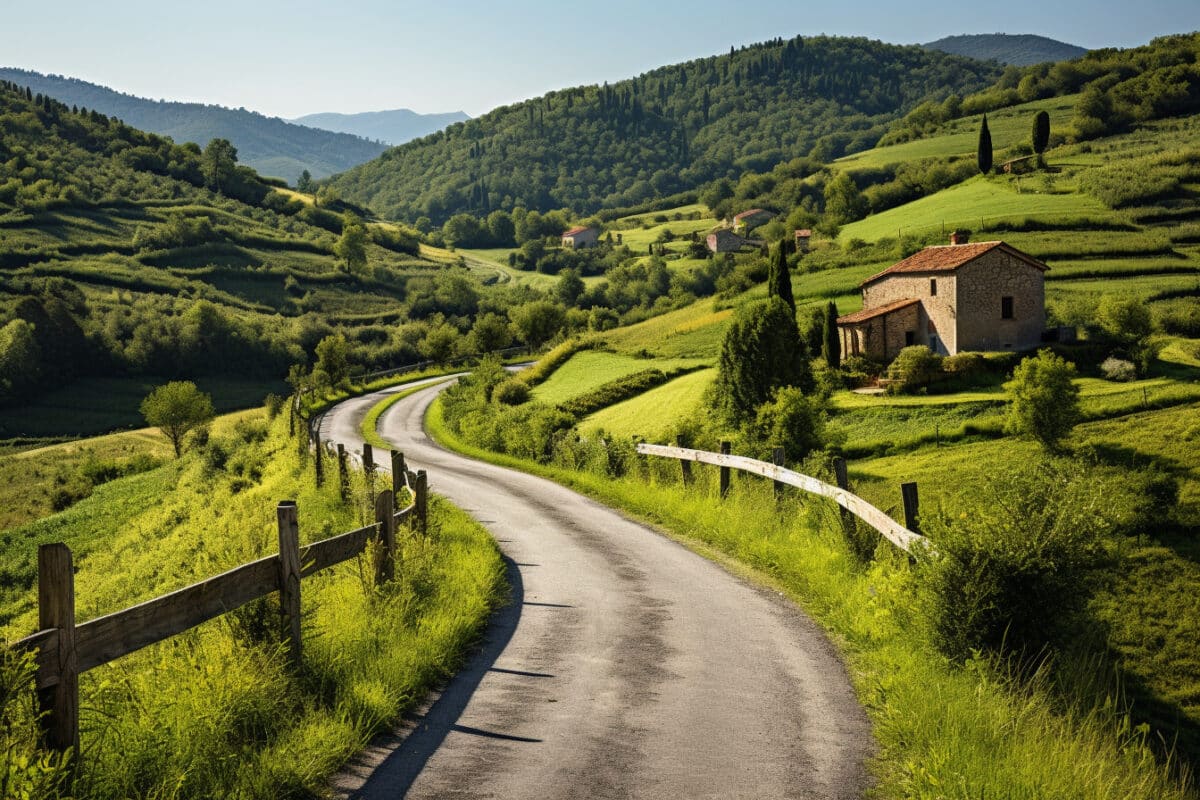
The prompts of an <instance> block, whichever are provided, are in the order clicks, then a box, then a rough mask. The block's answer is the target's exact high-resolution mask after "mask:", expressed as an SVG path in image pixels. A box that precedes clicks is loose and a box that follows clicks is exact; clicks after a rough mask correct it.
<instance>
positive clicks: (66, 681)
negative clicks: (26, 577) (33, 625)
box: [38, 544, 79, 752]
mask: <svg viewBox="0 0 1200 800" xmlns="http://www.w3.org/2000/svg"><path fill="white" fill-rule="evenodd" d="M38 628H39V629H40V630H47V629H49V628H57V629H58V662H57V663H56V664H54V665H53V667H54V668H56V672H57V673H58V674H57V676H56V677H57V681H56V682H55V684H54V685H53V686H49V687H47V688H45V689H40V690H38V708H39V709H40V711H41V712H42V714H44V716H43V717H42V719H41V727H42V735H43V738H44V740H45V743H46V746H47V747H49V748H50V749H51V750H56V751H58V752H64V751H66V750H68V749H74V751H75V752H79V659H78V658H77V656H76V653H75V573H74V571H73V569H72V564H71V550H70V548H68V547H67V546H66V545H65V544H44V545H41V546H40V547H38Z"/></svg>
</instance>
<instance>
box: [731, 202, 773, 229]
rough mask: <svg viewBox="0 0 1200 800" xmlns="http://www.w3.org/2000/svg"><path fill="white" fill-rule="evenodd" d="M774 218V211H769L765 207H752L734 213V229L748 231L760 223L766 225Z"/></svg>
mask: <svg viewBox="0 0 1200 800" xmlns="http://www.w3.org/2000/svg"><path fill="white" fill-rule="evenodd" d="M774 218H775V212H774V211H767V210H766V209H765V208H752V209H750V210H748V211H743V212H742V213H740V214H735V215H734V217H733V229H734V230H735V231H737V232H738V233H747V232H749V231H752V230H754V229H755V228H757V227H758V226H759V225H765V224H766V223H768V222H770V221H771V220H773V219H774Z"/></svg>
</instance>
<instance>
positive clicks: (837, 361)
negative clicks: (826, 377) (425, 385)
mask: <svg viewBox="0 0 1200 800" xmlns="http://www.w3.org/2000/svg"><path fill="white" fill-rule="evenodd" d="M837 318H838V313H837V304H836V303H834V302H833V301H832V300H830V301H829V305H827V306H825V331H824V333H825V339H824V341H823V342H822V343H821V355H822V356H824V357H825V363H826V364H828V365H829V368H830V369H838V368H839V367H841V366H842V340H841V337H839V336H838V326H837Z"/></svg>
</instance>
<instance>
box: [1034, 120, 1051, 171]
mask: <svg viewBox="0 0 1200 800" xmlns="http://www.w3.org/2000/svg"><path fill="white" fill-rule="evenodd" d="M1049 144H1050V115H1049V114H1048V113H1046V112H1045V111H1039V112H1038V113H1037V115H1036V116H1034V118H1033V152H1035V153H1037V156H1038V159H1037V160H1038V164H1041V163H1042V153H1044V152H1046V146H1047V145H1049Z"/></svg>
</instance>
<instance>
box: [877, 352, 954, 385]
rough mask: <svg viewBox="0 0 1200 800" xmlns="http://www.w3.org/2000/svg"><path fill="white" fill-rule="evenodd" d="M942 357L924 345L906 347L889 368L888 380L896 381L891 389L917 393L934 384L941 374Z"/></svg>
mask: <svg viewBox="0 0 1200 800" xmlns="http://www.w3.org/2000/svg"><path fill="white" fill-rule="evenodd" d="M941 371H942V357H941V356H939V355H938V354H937V353H934V352H933V351H932V350H930V349H929V348H928V347H926V346H925V345H923V344H917V345H913V346H911V347H906V348H904V349H903V350H901V351H900V353H899V355H897V356H896V360H895V361H893V362H892V364H891V366H890V367H888V378H890V379H891V380H893V381H895V383H893V384H892V385H891V387H890V389H891V390H892V391H896V392H905V393H907V392H915V391H916V390H918V389H924V388H927V387H928V386H929V384H931V383H933V381H934V379H935V378H937V377H938V375H940V374H941Z"/></svg>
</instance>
